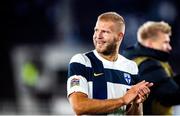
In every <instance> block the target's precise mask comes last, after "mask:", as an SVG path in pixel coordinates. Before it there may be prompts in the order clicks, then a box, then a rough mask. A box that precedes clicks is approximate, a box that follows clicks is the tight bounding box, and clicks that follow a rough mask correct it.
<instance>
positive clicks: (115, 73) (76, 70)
mask: <svg viewBox="0 0 180 116" xmlns="http://www.w3.org/2000/svg"><path fill="white" fill-rule="evenodd" d="M95 73H96V72H95ZM97 73H98V72H97ZM124 73H127V72H123V71H119V70H113V69H104V78H105V79H106V80H107V81H108V82H112V83H117V84H126V85H127V82H126V80H125V79H124ZM73 75H81V76H83V77H84V78H86V79H87V81H88V82H89V81H92V79H93V78H101V77H100V76H97V77H94V76H93V71H92V68H91V67H85V65H83V64H80V63H75V62H73V63H71V64H70V65H69V70H68V77H70V76H73ZM129 75H130V76H131V78H132V79H131V80H132V81H131V83H130V84H129V85H132V84H135V83H137V82H138V76H137V75H131V74H129Z"/></svg>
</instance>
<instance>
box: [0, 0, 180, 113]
mask: <svg viewBox="0 0 180 116" xmlns="http://www.w3.org/2000/svg"><path fill="white" fill-rule="evenodd" d="M4 2H5V3H3V4H2V5H3V7H2V11H3V13H2V14H1V16H2V19H3V20H2V21H1V23H2V26H1V28H2V29H1V30H2V32H3V33H2V35H1V41H2V42H1V46H2V49H1V74H0V77H1V78H0V114H73V111H72V109H71V107H70V105H69V103H68V101H67V98H66V80H67V66H68V62H69V61H70V58H71V57H72V56H73V55H74V54H76V53H81V52H87V51H89V50H91V49H93V44H92V34H93V29H94V25H95V22H96V18H97V16H98V15H99V14H101V13H102V12H105V11H116V12H118V13H119V14H121V15H122V16H123V17H124V18H125V21H126V34H125V38H124V40H123V43H122V46H121V50H123V49H124V48H126V47H128V46H131V45H132V44H134V43H135V42H136V31H137V28H138V27H139V25H141V24H142V23H144V22H145V21H148V20H155V21H161V20H164V21H166V22H168V23H169V24H170V25H171V26H172V31H173V33H172V37H171V44H172V46H173V52H172V54H171V59H170V63H171V64H172V66H173V69H174V71H175V72H176V73H177V74H179V73H180V60H179V59H180V52H179V49H180V39H179V38H180V32H179V30H180V22H179V20H180V17H179V16H180V15H179V14H180V12H179V11H180V7H179V6H180V4H179V1H178V0H6V1H4ZM4 35H5V36H4ZM121 50H120V52H121Z"/></svg>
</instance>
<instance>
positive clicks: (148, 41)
mask: <svg viewBox="0 0 180 116" xmlns="http://www.w3.org/2000/svg"><path fill="white" fill-rule="evenodd" d="M145 44H146V46H147V47H149V48H153V41H151V39H147V40H146V42H145Z"/></svg>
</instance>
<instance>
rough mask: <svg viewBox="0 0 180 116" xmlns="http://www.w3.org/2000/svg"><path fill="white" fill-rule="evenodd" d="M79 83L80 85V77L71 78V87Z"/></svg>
mask: <svg viewBox="0 0 180 116" xmlns="http://www.w3.org/2000/svg"><path fill="white" fill-rule="evenodd" d="M79 85H80V82H79V79H77V78H73V79H72V80H71V87H74V86H79Z"/></svg>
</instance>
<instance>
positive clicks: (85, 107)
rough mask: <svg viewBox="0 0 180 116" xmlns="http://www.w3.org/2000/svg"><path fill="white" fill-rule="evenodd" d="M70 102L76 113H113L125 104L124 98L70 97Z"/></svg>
mask: <svg viewBox="0 0 180 116" xmlns="http://www.w3.org/2000/svg"><path fill="white" fill-rule="evenodd" d="M70 103H71V104H72V106H73V109H74V111H75V112H76V114H81V115H82V114H106V113H112V112H114V111H115V110H116V109H118V108H120V107H121V106H123V105H125V104H124V102H123V99H122V98H119V99H108V100H97V99H90V98H84V97H81V98H77V99H74V98H73V101H72V99H70Z"/></svg>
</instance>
